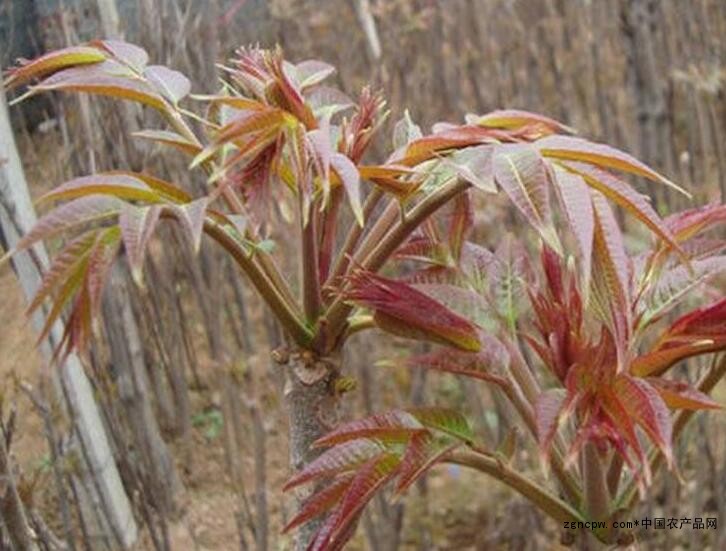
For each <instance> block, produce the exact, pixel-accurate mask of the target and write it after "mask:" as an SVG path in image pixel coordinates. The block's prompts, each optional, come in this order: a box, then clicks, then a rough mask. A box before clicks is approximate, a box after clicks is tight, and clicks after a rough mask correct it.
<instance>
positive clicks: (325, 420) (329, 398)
mask: <svg viewBox="0 0 726 551" xmlns="http://www.w3.org/2000/svg"><path fill="white" fill-rule="evenodd" d="M288 367H289V368H290V369H289V379H288V382H287V387H286V389H285V401H286V404H287V410H288V419H289V435H290V441H289V442H290V443H289V446H290V466H291V468H292V470H293V472H296V471H299V470H300V469H301V468H302V467H304V466H305V465H307V464H308V463H310V462H311V461H312V460H314V459H315V458H316V457H318V455H320V451H321V450H320V449H315V448H312V443H313V442H315V440H317V439H318V438H320V437H321V436H323V435H324V434H325V433H327V432H329V431H330V428H331V426H332V425H333V424H334V423H335V420H336V417H337V408H336V400H335V397H334V396H333V393H332V392H331V382H330V378H331V375H330V374H329V375H327V376H325V377H323V378H322V379H321V380H319V381H317V382H315V383H313V384H311V385H306V384H305V383H303V382H302V381H301V380H300V378H299V377H298V375H297V374H296V371H297V372H302V371H304V370H306V369H307V368H306V367H305V366H303V365H302V362H301V360H300V359H293V360H291V361H290V364H289V366H288ZM311 493H312V489H310V488H308V489H306V490H298V491H297V493H296V497H297V501H298V505H299V504H300V503H302V502H303V501H304V500H305V499H306V498H307V497H309V496H310V494H311ZM322 522H323V519H322V518H316V519H313V520H311V521H310V522H307V523H306V524H304V525H303V526H301V527H300V528H299V529H298V530H297V532H296V534H295V549H296V550H298V551H303V550H305V549H307V547H308V544H309V543H310V541H311V540H312V538H313V536H314V535H315V533H316V532H317V531H318V529H319V528H320V526H321V524H322Z"/></svg>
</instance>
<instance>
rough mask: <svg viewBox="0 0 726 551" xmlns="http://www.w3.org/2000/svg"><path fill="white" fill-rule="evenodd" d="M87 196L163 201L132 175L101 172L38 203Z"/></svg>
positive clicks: (75, 181)
mask: <svg viewBox="0 0 726 551" xmlns="http://www.w3.org/2000/svg"><path fill="white" fill-rule="evenodd" d="M87 195H112V196H114V197H117V198H119V199H126V200H130V201H144V202H147V203H159V202H161V201H162V200H163V197H162V195H160V194H159V193H158V192H157V191H156V190H154V189H152V188H150V187H149V186H148V185H147V184H146V182H144V181H143V180H141V179H139V178H137V177H136V176H135V175H133V174H131V173H122V172H105V173H104V172H101V173H99V174H93V175H91V176H81V177H80V178H75V179H73V180H70V181H68V182H65V183H64V184H61V185H60V186H58V187H56V188H54V189H52V190H51V191H49V192H48V193H46V194H44V195H42V196H41V197H40V199H38V203H47V202H49V201H59V200H67V199H76V198H78V197H84V196H87Z"/></svg>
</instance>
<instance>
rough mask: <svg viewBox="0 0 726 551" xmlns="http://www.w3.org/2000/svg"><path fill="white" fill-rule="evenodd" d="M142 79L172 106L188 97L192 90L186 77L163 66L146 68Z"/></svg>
mask: <svg viewBox="0 0 726 551" xmlns="http://www.w3.org/2000/svg"><path fill="white" fill-rule="evenodd" d="M144 77H146V80H147V81H148V82H149V83H150V84H151V86H153V87H154V89H155V90H156V91H157V92H158V93H159V94H160V95H161V96H163V97H165V98H166V99H168V100H169V101H170V102H171V103H173V104H177V103H178V102H179V101H180V100H182V99H184V98H185V97H186V96H188V95H189V92H190V91H191V89H192V83H191V82H189V79H188V78H187V77H186V76H184V75H183V74H182V73H180V72H179V71H174V70H172V69H169V68H168V67H164V66H163V65H151V66H149V67H146V69H144Z"/></svg>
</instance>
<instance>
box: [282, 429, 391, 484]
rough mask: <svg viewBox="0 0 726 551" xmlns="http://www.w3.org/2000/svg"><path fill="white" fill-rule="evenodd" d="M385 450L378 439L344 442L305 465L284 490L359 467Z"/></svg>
mask: <svg viewBox="0 0 726 551" xmlns="http://www.w3.org/2000/svg"><path fill="white" fill-rule="evenodd" d="M384 452H385V448H384V447H383V445H382V444H380V443H379V442H378V441H376V440H371V439H357V440H349V441H348V442H343V443H341V444H338V445H337V446H335V447H333V448H330V449H329V450H326V451H324V452H323V453H322V454H321V455H320V456H318V457H317V458H315V459H314V460H313V461H311V462H310V463H308V464H307V465H305V466H304V467H303V469H302V470H301V471H299V472H298V473H296V474H295V475H294V476H292V478H290V480H288V481H287V482H286V483H285V485H284V486H283V487H282V489H283V491H287V490H289V489H290V488H294V487H295V486H299V485H300V484H305V483H306V482H309V481H311V480H315V479H318V478H329V477H331V476H334V475H336V474H338V473H342V472H347V471H352V470H355V469H358V468H359V467H360V466H361V465H362V464H364V463H365V462H366V461H369V460H371V459H372V458H374V457H377V456H379V455H381V454H382V453H384Z"/></svg>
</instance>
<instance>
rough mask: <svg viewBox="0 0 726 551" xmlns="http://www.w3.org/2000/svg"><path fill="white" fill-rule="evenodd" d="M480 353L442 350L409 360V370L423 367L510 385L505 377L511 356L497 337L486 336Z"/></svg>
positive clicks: (407, 362)
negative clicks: (503, 374) (504, 373)
mask: <svg viewBox="0 0 726 551" xmlns="http://www.w3.org/2000/svg"><path fill="white" fill-rule="evenodd" d="M480 341H481V345H482V346H481V350H479V352H462V351H459V350H451V349H441V350H437V351H435V352H429V353H428V354H420V355H416V356H411V357H410V358H408V359H407V360H406V365H407V366H408V367H413V368H415V367H422V368H425V369H434V370H437V371H443V372H446V373H454V374H456V375H463V376H465V377H472V378H474V379H480V380H482V381H487V382H490V383H494V384H497V385H500V386H506V385H507V384H508V382H507V379H506V378H505V377H503V376H502V375H501V373H503V372H505V371H506V369H507V366H508V365H509V354H508V352H507V350H506V348H505V347H504V345H502V344H501V342H499V341H498V340H497V339H496V338H495V337H492V336H490V335H482V336H481V338H480Z"/></svg>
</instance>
